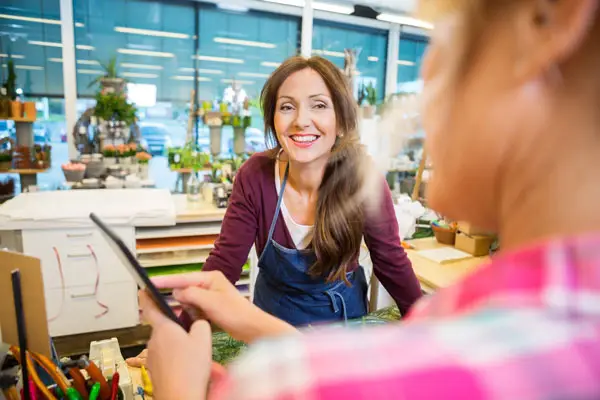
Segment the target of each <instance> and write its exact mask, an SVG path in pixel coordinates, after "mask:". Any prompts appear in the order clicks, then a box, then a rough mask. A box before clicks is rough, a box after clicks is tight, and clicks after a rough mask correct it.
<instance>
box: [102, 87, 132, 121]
mask: <svg viewBox="0 0 600 400" xmlns="http://www.w3.org/2000/svg"><path fill="white" fill-rule="evenodd" d="M136 113H137V109H136V108H135V106H134V105H133V104H131V103H128V102H127V99H126V98H125V96H124V95H123V94H118V93H101V92H98V93H97V94H96V107H95V109H94V115H95V116H96V117H98V118H102V119H103V120H105V121H109V120H111V119H113V118H114V119H116V120H117V121H123V122H125V124H127V125H131V124H133V123H134V122H135V120H136Z"/></svg>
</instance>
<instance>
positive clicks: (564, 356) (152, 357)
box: [142, 0, 600, 400]
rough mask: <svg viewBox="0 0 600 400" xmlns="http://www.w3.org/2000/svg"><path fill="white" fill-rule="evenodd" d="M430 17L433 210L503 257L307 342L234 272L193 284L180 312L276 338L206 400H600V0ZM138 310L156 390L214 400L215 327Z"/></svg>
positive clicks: (462, 5) (459, 2) (486, 4)
mask: <svg viewBox="0 0 600 400" xmlns="http://www.w3.org/2000/svg"><path fill="white" fill-rule="evenodd" d="M424 3H425V4H423V6H424V7H425V8H427V6H429V4H427V3H432V4H434V5H435V7H436V11H438V12H439V15H438V16H437V18H436V19H435V25H436V30H435V31H434V33H433V40H432V44H431V49H430V52H429V54H428V56H427V59H426V61H425V62H424V67H423V76H424V79H425V82H426V85H425V93H424V96H425V109H424V123H425V128H426V132H427V135H428V136H427V148H428V152H429V154H430V157H431V161H432V163H433V165H434V166H435V173H434V175H433V179H432V181H431V182H430V185H429V194H428V195H429V203H430V205H431V206H432V207H434V208H435V209H437V210H438V211H439V212H441V213H443V214H444V215H447V216H448V217H450V218H452V219H457V220H467V221H469V222H471V223H473V224H474V225H476V226H479V227H481V228H488V229H491V230H497V231H498V232H499V234H500V236H501V240H502V247H503V252H502V253H503V254H500V255H498V256H497V257H496V258H495V259H494V260H493V262H492V263H491V264H490V265H489V266H487V267H484V268H481V269H480V270H478V271H477V272H476V273H474V274H473V275H471V276H470V277H468V278H466V279H465V280H464V281H462V282H460V283H459V284H458V285H456V286H454V287H451V288H448V289H445V290H441V291H439V292H438V293H436V294H435V295H434V296H432V297H431V298H428V299H424V300H423V301H421V302H420V303H417V306H416V308H415V309H413V312H412V315H409V317H408V319H407V320H406V322H405V323H403V324H397V325H390V326H385V327H381V328H372V329H363V330H355V331H351V330H348V331H340V330H333V331H329V332H328V331H320V332H315V333H312V334H305V335H298V334H293V332H294V330H293V328H291V327H290V326H288V325H286V324H281V323H280V324H277V323H274V322H273V321H272V320H268V319H267V318H266V317H265V316H264V315H263V314H264V313H262V312H261V311H260V310H257V309H256V308H254V307H253V306H252V305H250V304H249V303H244V302H243V301H241V300H240V298H239V295H238V294H237V292H235V291H234V290H233V289H232V288H231V286H230V285H229V284H228V283H227V282H226V281H225V280H224V278H223V277H222V276H220V275H215V274H214V273H208V274H199V275H195V276H193V277H190V278H188V280H187V281H185V282H181V287H186V286H190V287H187V288H182V290H181V291H180V292H179V294H178V298H179V299H180V300H181V301H182V302H183V303H187V304H190V305H194V306H196V307H198V308H200V309H201V310H202V311H204V312H205V313H206V314H207V315H208V316H209V318H210V319H212V320H213V321H214V322H216V323H218V324H220V325H221V326H223V328H225V329H226V330H228V331H230V332H232V333H233V334H239V333H240V332H246V333H251V334H248V335H246V337H247V338H248V339H249V340H248V341H249V342H252V341H255V340H257V339H262V338H266V337H269V336H271V337H273V336H281V337H280V338H279V339H274V338H272V340H271V341H264V342H262V343H260V344H256V345H254V346H253V347H252V348H251V350H250V351H249V352H248V353H247V354H246V355H245V356H244V357H242V359H240V360H239V362H237V363H236V364H235V365H233V366H232V367H231V369H230V370H229V371H228V373H227V375H226V377H224V378H222V379H220V380H218V381H217V382H214V386H213V387H212V390H211V395H212V396H211V397H213V398H226V399H282V398H285V399H293V398H298V399H300V398H302V399H307V398H310V399H317V398H332V399H333V398H336V399H337V398H344V399H357V398H365V399H367V398H368V399H381V398H393V399H409V398H419V399H427V398H434V399H441V398H456V399H470V400H473V399H557V398H561V399H567V398H568V399H592V398H595V399H597V398H600V380H599V379H598V377H599V376H600V211H599V205H600V181H599V173H598V171H600V112H598V105H599V104H600V17H599V11H598V8H599V3H600V0H502V1H499V0H456V1H451V0H447V1H443V0H437V1H430V2H424ZM142 300H143V307H144V315H145V317H146V318H147V319H148V320H149V321H150V323H151V324H152V325H153V327H154V330H153V337H152V339H151V341H150V343H149V346H148V348H149V359H148V362H149V367H150V369H151V373H152V378H153V380H154V384H155V393H156V394H157V395H158V396H159V398H185V399H200V398H204V397H205V396H206V391H207V384H208V379H209V378H208V375H209V368H210V358H211V355H210V329H209V328H208V325H207V324H206V323H205V322H201V321H199V322H196V323H195V325H194V328H193V329H192V332H191V333H190V334H187V333H185V332H184V331H183V330H181V329H180V328H179V327H178V326H177V325H175V324H173V323H171V322H170V321H169V320H167V319H166V318H164V317H163V316H162V315H161V314H160V313H159V312H158V311H157V310H156V308H155V307H154V306H153V305H152V304H151V303H150V302H148V301H147V299H146V298H142ZM225 310H227V311H225ZM231 315H236V317H237V316H239V318H241V319H237V320H233V319H231V320H226V318H231V317H230V316H231ZM245 316H247V317H245ZM290 333H292V334H290ZM174 338H177V339H176V340H173V339H174Z"/></svg>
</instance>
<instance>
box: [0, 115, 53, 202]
mask: <svg viewBox="0 0 600 400" xmlns="http://www.w3.org/2000/svg"><path fill="white" fill-rule="evenodd" d="M2 119H3V120H5V121H13V122H14V123H15V129H16V139H17V141H16V144H15V145H16V146H28V147H33V145H34V140H33V123H34V122H35V116H34V117H33V118H29V117H20V118H2ZM47 170H48V169H37V168H28V169H9V170H8V171H0V173H4V174H19V179H20V181H21V192H25V191H27V190H28V189H29V188H30V187H31V186H36V185H37V174H40V173H42V172H46V171H47Z"/></svg>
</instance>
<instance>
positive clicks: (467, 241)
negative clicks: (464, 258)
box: [454, 232, 495, 257]
mask: <svg viewBox="0 0 600 400" xmlns="http://www.w3.org/2000/svg"><path fill="white" fill-rule="evenodd" d="M494 240H495V237H493V236H469V235H466V234H464V233H461V232H459V233H457V234H456V242H455V244H454V247H456V248H457V249H458V250H462V251H464V252H465V253H469V254H472V255H473V256H475V257H482V256H487V255H489V254H490V246H491V245H492V243H494Z"/></svg>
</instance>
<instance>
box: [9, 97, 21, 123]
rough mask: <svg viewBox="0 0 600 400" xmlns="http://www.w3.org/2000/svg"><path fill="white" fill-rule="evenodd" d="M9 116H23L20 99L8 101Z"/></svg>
mask: <svg viewBox="0 0 600 400" xmlns="http://www.w3.org/2000/svg"><path fill="white" fill-rule="evenodd" d="M10 116H11V117H12V118H17V119H18V118H23V103H21V102H20V101H11V102H10Z"/></svg>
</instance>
